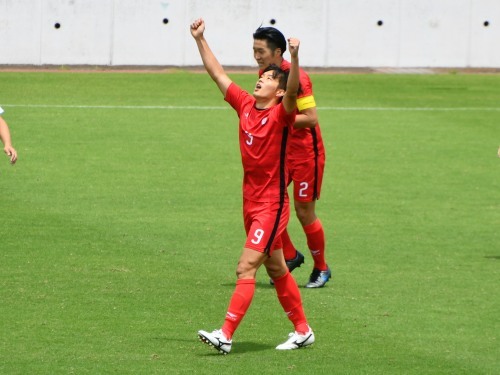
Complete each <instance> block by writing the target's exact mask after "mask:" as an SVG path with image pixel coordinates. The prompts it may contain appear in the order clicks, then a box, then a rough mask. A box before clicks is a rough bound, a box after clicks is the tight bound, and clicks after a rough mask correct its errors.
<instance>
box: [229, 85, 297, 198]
mask: <svg viewBox="0 0 500 375" xmlns="http://www.w3.org/2000/svg"><path fill="white" fill-rule="evenodd" d="M224 100H226V101H227V102H228V103H229V104H230V105H231V107H233V108H234V109H235V110H236V112H237V113H238V117H239V118H240V122H239V141H240V152H241V161H242V164H243V197H244V198H245V199H248V200H251V201H254V202H276V201H280V200H281V199H288V195H287V193H286V186H287V174H286V168H285V156H286V143H287V138H288V131H289V129H291V127H292V126H293V123H294V122H295V112H292V113H289V114H288V113H286V111H285V108H284V107H283V104H282V103H280V104H278V105H276V106H274V107H271V108H266V109H257V108H256V107H255V98H254V97H253V96H252V95H250V94H249V93H247V92H246V91H244V90H242V89H241V88H240V87H239V86H238V85H236V84H235V83H231V85H230V86H229V88H228V89H227V93H226V97H225V98H224Z"/></svg>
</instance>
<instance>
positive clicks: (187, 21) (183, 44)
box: [182, 1, 191, 65]
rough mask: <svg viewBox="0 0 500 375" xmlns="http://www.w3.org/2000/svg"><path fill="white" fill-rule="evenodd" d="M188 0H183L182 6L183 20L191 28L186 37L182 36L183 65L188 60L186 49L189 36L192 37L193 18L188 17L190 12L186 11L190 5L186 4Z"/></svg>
mask: <svg viewBox="0 0 500 375" xmlns="http://www.w3.org/2000/svg"><path fill="white" fill-rule="evenodd" d="M186 3H187V1H183V2H182V6H183V7H184V9H183V13H184V14H183V16H184V18H183V20H184V25H187V26H188V27H189V30H187V31H188V32H187V33H186V34H185V35H186V36H185V37H184V38H182V65H186V61H187V50H186V46H187V43H186V42H187V41H188V40H189V38H191V26H190V25H191V20H190V19H188V12H187V11H186V8H187V7H188V5H186Z"/></svg>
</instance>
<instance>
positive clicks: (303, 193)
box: [299, 182, 309, 197]
mask: <svg viewBox="0 0 500 375" xmlns="http://www.w3.org/2000/svg"><path fill="white" fill-rule="evenodd" d="M308 187H309V184H308V183H307V182H301V183H300V189H299V197H307V193H306V190H307V188H308Z"/></svg>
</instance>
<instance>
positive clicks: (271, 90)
mask: <svg viewBox="0 0 500 375" xmlns="http://www.w3.org/2000/svg"><path fill="white" fill-rule="evenodd" d="M278 85H279V79H278V78H273V72H272V71H267V72H265V73H262V75H261V76H260V78H259V80H258V81H257V83H256V84H255V89H254V90H253V96H254V97H256V98H266V99H270V98H274V97H277V96H282V95H283V94H284V90H281V89H278Z"/></svg>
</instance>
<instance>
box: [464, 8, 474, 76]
mask: <svg viewBox="0 0 500 375" xmlns="http://www.w3.org/2000/svg"><path fill="white" fill-rule="evenodd" d="M472 1H473V0H469V24H468V26H467V31H468V40H467V52H466V53H467V56H466V58H465V66H466V67H468V68H469V67H470V66H471V51H472V27H473V25H472V17H473V15H472V8H473V6H472Z"/></svg>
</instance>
